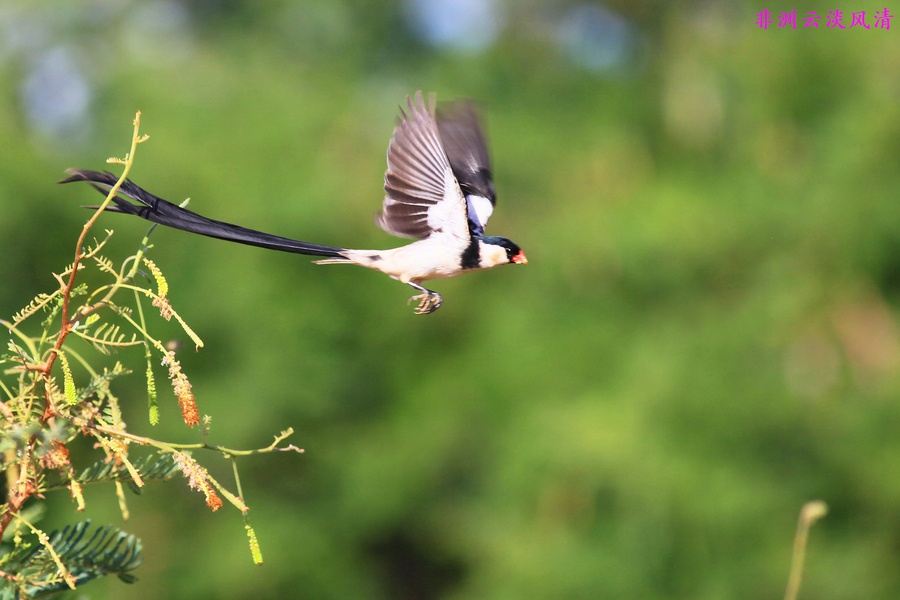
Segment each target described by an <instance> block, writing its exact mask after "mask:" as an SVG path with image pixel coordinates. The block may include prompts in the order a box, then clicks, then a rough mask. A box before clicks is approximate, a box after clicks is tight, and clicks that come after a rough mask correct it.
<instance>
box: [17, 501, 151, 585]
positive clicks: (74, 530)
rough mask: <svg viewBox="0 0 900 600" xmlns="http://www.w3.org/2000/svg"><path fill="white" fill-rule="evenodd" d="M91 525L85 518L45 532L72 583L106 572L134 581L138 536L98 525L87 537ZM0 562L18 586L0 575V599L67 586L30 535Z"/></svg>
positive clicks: (78, 582) (137, 561) (34, 538)
mask: <svg viewBox="0 0 900 600" xmlns="http://www.w3.org/2000/svg"><path fill="white" fill-rule="evenodd" d="M90 526H91V521H90V519H88V520H87V521H81V522H79V523H76V524H75V525H69V526H66V527H65V528H64V529H63V530H62V531H54V532H53V533H51V534H50V536H49V538H50V544H51V545H52V546H53V549H54V551H55V552H56V554H57V555H58V556H59V558H60V560H61V561H62V563H63V565H64V566H65V567H66V569H68V570H69V572H70V573H71V574H72V577H73V578H74V580H75V584H76V586H81V585H84V584H85V583H87V582H88V581H91V580H93V579H96V578H98V577H103V576H105V575H117V576H118V577H119V579H121V580H122V581H124V582H126V583H132V582H134V581H135V580H136V578H135V577H134V575H132V574H131V573H130V571H133V570H134V569H136V568H137V567H138V566H139V565H140V564H141V562H142V560H143V558H142V557H141V550H142V547H141V541H140V540H139V539H138V538H136V537H135V536H134V535H131V534H128V533H125V532H123V531H120V530H118V529H115V528H114V527H113V526H112V525H108V526H106V527H101V528H96V529H94V532H93V534H92V535H90V536H88V535H87V533H88V531H89V529H90ZM2 561H3V564H4V570H5V571H6V572H7V573H9V574H11V575H15V576H17V577H19V579H20V582H21V587H19V588H17V587H16V586H15V585H14V584H13V583H11V582H9V581H6V580H0V600H13V599H15V598H19V597H22V596H24V597H27V598H46V597H48V596H50V595H52V594H55V593H57V592H60V591H63V590H67V589H69V588H68V585H67V584H66V582H65V581H64V580H63V578H62V577H61V576H60V574H59V570H58V567H57V565H56V562H55V561H54V560H53V558H52V556H51V555H50V553H49V552H48V551H47V550H46V548H44V547H43V546H42V545H41V543H40V542H39V541H38V538H37V536H36V535H34V534H30V535H26V536H22V539H21V541H20V542H19V543H18V544H16V545H15V546H14V547H12V548H10V549H9V550H8V552H6V553H5V554H4V555H3V556H2Z"/></svg>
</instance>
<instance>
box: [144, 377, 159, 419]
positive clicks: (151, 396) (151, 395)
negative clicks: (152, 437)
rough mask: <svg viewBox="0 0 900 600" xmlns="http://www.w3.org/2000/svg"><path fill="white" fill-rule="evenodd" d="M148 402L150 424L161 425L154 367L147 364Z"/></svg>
mask: <svg viewBox="0 0 900 600" xmlns="http://www.w3.org/2000/svg"><path fill="white" fill-rule="evenodd" d="M147 402H148V403H149V405H150V424H151V425H158V424H159V403H158V402H157V401H156V380H155V379H154V378H153V367H152V365H150V363H149V362H148V363H147Z"/></svg>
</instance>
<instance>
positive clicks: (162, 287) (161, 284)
mask: <svg viewBox="0 0 900 600" xmlns="http://www.w3.org/2000/svg"><path fill="white" fill-rule="evenodd" d="M144 263H145V264H146V265H147V268H148V269H150V273H151V274H152V275H153V279H155V280H156V289H157V295H158V296H159V297H161V298H165V296H166V294H168V293H169V283H168V282H167V281H166V278H165V277H163V274H162V271H160V270H159V267H157V266H156V263H154V262H153V261H152V260H150V259H149V258H144Z"/></svg>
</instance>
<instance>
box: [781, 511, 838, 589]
mask: <svg viewBox="0 0 900 600" xmlns="http://www.w3.org/2000/svg"><path fill="white" fill-rule="evenodd" d="M827 513H828V506H827V505H826V504H825V503H824V502H822V501H821V500H813V501H812V502H807V503H806V504H804V505H803V508H801V509H800V519H799V520H798V521H797V535H796V536H794V553H793V556H792V557H791V573H790V575H789V576H788V585H787V590H785V592H784V600H797V594H798V593H799V592H800V580H801V579H802V578H803V563H804V561H805V560H806V542H807V539H808V538H809V528H810V527H812V525H813V523H815V522H816V521H818V520H819V519H821V518H822V517H824V516H825V515H826V514H827Z"/></svg>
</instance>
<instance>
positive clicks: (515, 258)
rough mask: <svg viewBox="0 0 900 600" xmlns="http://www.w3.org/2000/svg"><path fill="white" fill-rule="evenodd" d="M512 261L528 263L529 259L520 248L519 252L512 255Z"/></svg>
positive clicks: (521, 263)
mask: <svg viewBox="0 0 900 600" xmlns="http://www.w3.org/2000/svg"><path fill="white" fill-rule="evenodd" d="M512 262H514V263H516V264H517V265H527V264H528V259H527V258H525V253H524V252H522V251H521V250H519V253H518V254H516V255H515V256H513V257H512Z"/></svg>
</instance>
